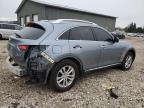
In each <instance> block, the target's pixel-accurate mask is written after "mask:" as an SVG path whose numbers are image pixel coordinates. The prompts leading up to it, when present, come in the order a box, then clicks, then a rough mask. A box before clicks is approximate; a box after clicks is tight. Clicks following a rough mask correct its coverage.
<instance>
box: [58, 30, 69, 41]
mask: <svg viewBox="0 0 144 108" xmlns="http://www.w3.org/2000/svg"><path fill="white" fill-rule="evenodd" d="M68 37H69V31H66V32H65V33H63V34H62V35H61V36H60V38H59V39H61V40H68Z"/></svg>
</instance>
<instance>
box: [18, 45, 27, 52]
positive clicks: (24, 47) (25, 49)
mask: <svg viewBox="0 0 144 108" xmlns="http://www.w3.org/2000/svg"><path fill="white" fill-rule="evenodd" d="M18 48H19V50H20V51H22V52H27V50H28V48H29V46H28V45H18Z"/></svg>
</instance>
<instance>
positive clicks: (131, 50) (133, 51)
mask: <svg viewBox="0 0 144 108" xmlns="http://www.w3.org/2000/svg"><path fill="white" fill-rule="evenodd" d="M129 52H130V53H132V54H133V55H134V59H135V57H136V51H135V49H134V48H131V49H129V50H128V51H127V53H129ZM127 53H126V54H127Z"/></svg>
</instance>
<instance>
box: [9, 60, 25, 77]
mask: <svg viewBox="0 0 144 108" xmlns="http://www.w3.org/2000/svg"><path fill="white" fill-rule="evenodd" d="M6 63H7V67H8V69H9V70H10V72H12V73H14V74H15V75H17V76H20V77H21V76H25V75H27V72H26V71H25V70H24V69H22V68H20V66H14V61H11V60H10V57H7V59H6Z"/></svg>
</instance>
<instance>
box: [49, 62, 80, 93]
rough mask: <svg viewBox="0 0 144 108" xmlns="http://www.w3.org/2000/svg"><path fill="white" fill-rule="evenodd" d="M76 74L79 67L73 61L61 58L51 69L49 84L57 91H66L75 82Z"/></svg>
mask: <svg viewBox="0 0 144 108" xmlns="http://www.w3.org/2000/svg"><path fill="white" fill-rule="evenodd" d="M78 74H79V69H78V66H77V64H76V63H75V62H73V61H71V60H63V61H61V62H59V63H58V64H56V66H55V67H54V68H53V69H52V71H51V76H50V85H51V87H52V88H53V89H54V90H56V91H58V92H64V91H67V90H69V89H70V88H71V87H72V86H73V85H74V84H75V82H76V79H77V78H78Z"/></svg>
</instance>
